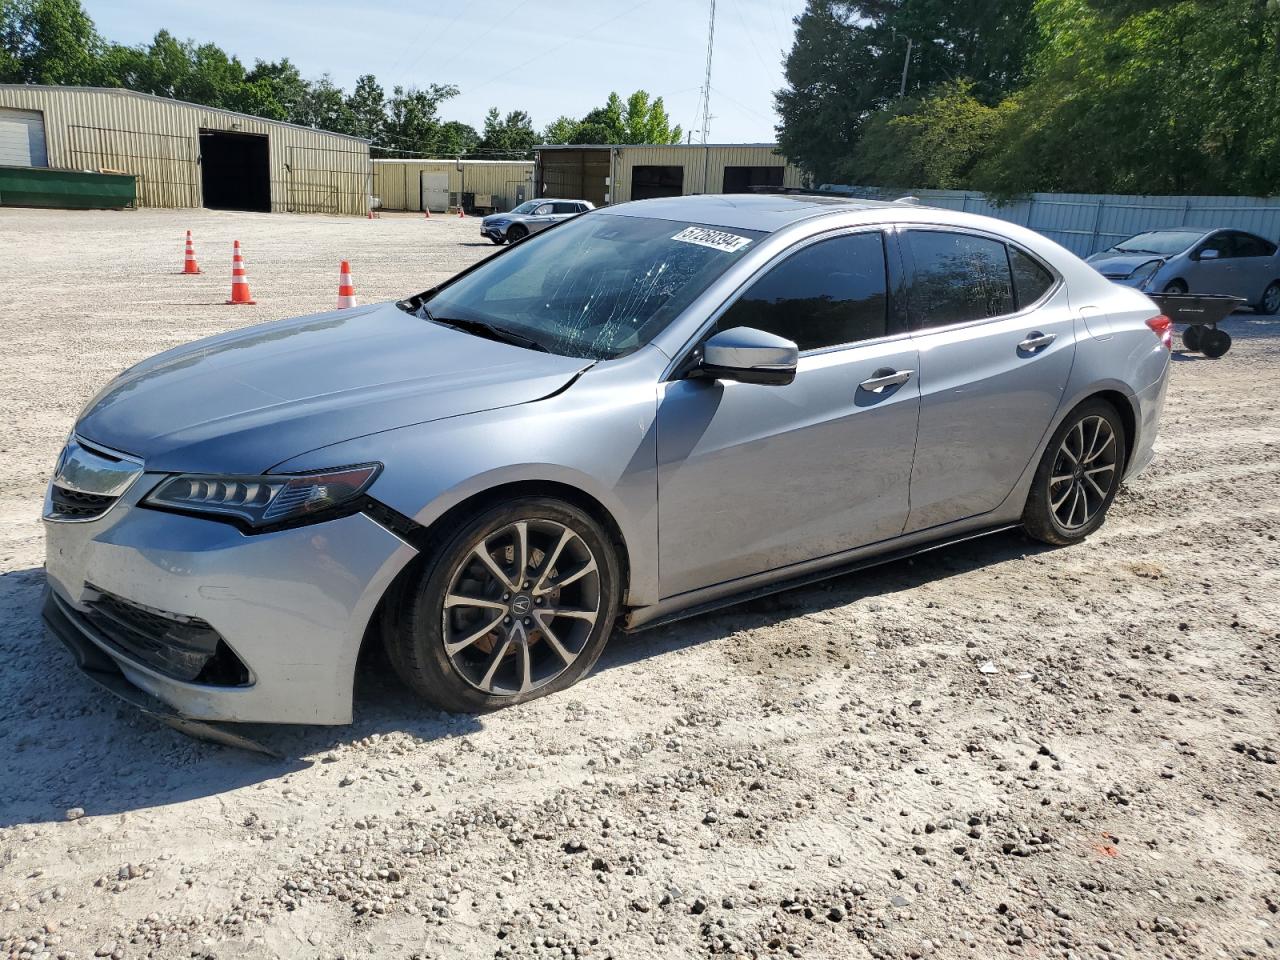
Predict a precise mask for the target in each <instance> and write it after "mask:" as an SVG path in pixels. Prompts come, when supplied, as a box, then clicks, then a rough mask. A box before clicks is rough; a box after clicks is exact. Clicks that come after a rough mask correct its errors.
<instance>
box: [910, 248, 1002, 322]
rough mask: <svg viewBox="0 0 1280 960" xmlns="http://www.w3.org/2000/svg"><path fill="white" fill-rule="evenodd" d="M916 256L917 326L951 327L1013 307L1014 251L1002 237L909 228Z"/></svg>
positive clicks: (913, 317) (913, 316)
mask: <svg viewBox="0 0 1280 960" xmlns="http://www.w3.org/2000/svg"><path fill="white" fill-rule="evenodd" d="M905 237H906V241H907V245H908V247H909V249H910V251H911V257H912V259H913V260H914V261H915V269H914V276H913V281H912V284H911V290H910V298H909V301H910V308H911V320H912V326H913V327H915V328H922V327H946V326H950V325H951V324H953V323H969V322H971V321H973V320H985V319H987V318H989V317H999V316H1003V315H1004V314H1008V313H1013V312H1014V306H1013V302H1014V301H1013V282H1012V277H1011V275H1010V271H1009V257H1008V254H1006V252H1005V245H1004V244H1003V243H1001V242H1000V241H999V240H991V239H988V238H987V237H978V236H974V235H972V234H968V233H951V232H948V231H944V230H908V231H907V232H906V234H905Z"/></svg>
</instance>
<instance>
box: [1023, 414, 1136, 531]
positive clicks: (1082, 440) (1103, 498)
mask: <svg viewBox="0 0 1280 960" xmlns="http://www.w3.org/2000/svg"><path fill="white" fill-rule="evenodd" d="M1126 444H1127V438H1126V436H1125V429H1124V421H1122V420H1121V419H1120V415H1119V414H1118V413H1117V412H1116V409H1115V407H1113V406H1112V405H1111V404H1109V403H1107V402H1106V401H1105V400H1088V401H1086V402H1085V403H1082V404H1081V405H1080V406H1078V407H1077V408H1076V409H1075V410H1073V411H1072V412H1071V413H1070V414H1069V415H1068V416H1067V418H1066V419H1065V420H1063V422H1062V423H1061V425H1059V427H1058V429H1057V430H1055V431H1054V434H1053V437H1052V438H1050V440H1049V445H1048V446H1047V447H1046V448H1045V452H1044V456H1043V457H1041V459H1040V466H1039V467H1037V468H1036V475H1035V478H1034V479H1033V480H1032V482H1031V492H1030V493H1029V494H1028V496H1027V506H1026V508H1025V509H1024V511H1023V514H1022V524H1023V526H1024V527H1025V528H1026V531H1027V533H1028V534H1030V535H1031V536H1032V537H1034V538H1035V539H1037V540H1041V541H1043V542H1045V543H1051V544H1054V545H1055V546H1067V545H1068V544H1072V543H1079V542H1080V541H1081V540H1083V539H1084V538H1085V537H1087V536H1088V535H1089V534H1091V533H1093V531H1095V530H1097V529H1098V527H1100V526H1102V522H1103V520H1104V519H1106V515H1107V509H1108V508H1109V507H1110V506H1111V501H1112V500H1114V499H1115V496H1116V491H1117V490H1119V489H1120V478H1121V476H1122V475H1123V473H1124V466H1125V463H1124V461H1125V451H1126V450H1127V449H1128V448H1127V446H1126Z"/></svg>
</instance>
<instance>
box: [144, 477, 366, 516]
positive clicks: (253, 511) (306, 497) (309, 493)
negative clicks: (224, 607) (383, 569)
mask: <svg viewBox="0 0 1280 960" xmlns="http://www.w3.org/2000/svg"><path fill="white" fill-rule="evenodd" d="M381 469H382V465H381V464H377V463H366V464H361V465H360V466H355V467H341V468H339V469H335V470H325V471H323V472H321V473H301V474H266V475H264V476H260V477H217V476H207V475H203V474H195V473H183V474H179V475H178V476H176V477H170V478H169V479H168V480H165V481H164V482H163V483H161V484H160V486H158V487H156V488H155V490H153V491H152V492H151V494H150V495H149V496H148V497H147V499H146V500H145V501H144V503H146V504H149V505H151V506H156V507H164V508H167V509H170V510H184V511H187V512H191V513H216V514H223V515H226V516H232V517H239V518H240V519H241V520H244V521H246V522H247V523H248V524H249V525H250V526H252V527H267V526H274V525H275V524H278V523H289V522H291V521H296V520H301V519H305V518H307V517H310V516H313V515H315V514H321V513H324V512H326V511H329V510H332V509H333V508H334V507H337V506H340V505H341V504H343V503H345V502H347V501H349V500H352V499H354V498H355V497H358V496H359V495H360V494H362V493H364V491H365V490H366V489H368V487H369V484H371V483H372V482H373V478H374V477H376V476H377V475H378V471H379V470H381Z"/></svg>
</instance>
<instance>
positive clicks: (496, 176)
mask: <svg viewBox="0 0 1280 960" xmlns="http://www.w3.org/2000/svg"><path fill="white" fill-rule="evenodd" d="M373 193H374V196H376V197H378V199H379V200H381V202H382V207H383V209H384V210H428V209H429V210H430V211H431V212H432V213H443V212H444V211H446V210H447V209H449V208H450V207H457V206H458V204H459V203H461V202H464V201H465V202H466V207H467V209H468V210H470V209H473V208H475V207H481V208H490V207H492V208H493V209H495V210H510V209H511V208H512V207H514V206H516V205H517V204H520V203H523V202H524V201H525V200H530V199H532V198H533V161H532V160H374V161H373ZM468 198H469V199H468Z"/></svg>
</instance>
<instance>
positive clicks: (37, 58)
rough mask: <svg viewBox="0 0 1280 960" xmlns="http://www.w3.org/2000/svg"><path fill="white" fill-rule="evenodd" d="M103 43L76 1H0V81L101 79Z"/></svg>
mask: <svg viewBox="0 0 1280 960" xmlns="http://www.w3.org/2000/svg"><path fill="white" fill-rule="evenodd" d="M104 46H105V45H104V43H103V40H102V38H101V37H100V36H99V35H98V31H97V29H96V28H95V27H94V25H93V21H92V20H90V19H89V15H88V14H87V13H85V12H84V8H83V7H82V6H80V4H79V2H78V0H0V82H4V83H49V84H68V85H75V84H79V85H93V84H98V83H101V82H102V81H103V76H102V63H101V56H102V53H103V49H104Z"/></svg>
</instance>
